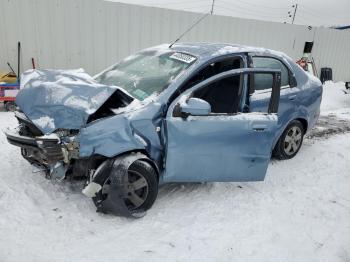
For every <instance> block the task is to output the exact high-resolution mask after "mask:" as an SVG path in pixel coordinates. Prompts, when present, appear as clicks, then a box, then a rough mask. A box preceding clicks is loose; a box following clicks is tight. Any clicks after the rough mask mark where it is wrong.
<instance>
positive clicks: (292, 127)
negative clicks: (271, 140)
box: [273, 120, 305, 160]
mask: <svg viewBox="0 0 350 262" xmlns="http://www.w3.org/2000/svg"><path fill="white" fill-rule="evenodd" d="M304 134H305V130H304V127H303V124H302V123H301V122H300V121H298V120H293V121H292V122H291V123H290V124H289V125H288V126H287V128H286V129H285V130H284V132H283V134H282V135H281V137H280V139H279V140H278V142H277V144H276V146H275V148H274V152H273V154H274V156H275V157H276V158H277V159H280V160H284V159H291V158H293V157H295V155H296V154H297V153H298V152H299V150H300V148H301V145H302V143H303V139H304Z"/></svg>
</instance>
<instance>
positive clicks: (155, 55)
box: [96, 50, 196, 101]
mask: <svg viewBox="0 0 350 262" xmlns="http://www.w3.org/2000/svg"><path fill="white" fill-rule="evenodd" d="M195 60H196V57H194V56H192V55H189V54H185V53H179V52H173V51H171V52H158V51H157V50H146V51H144V52H141V53H138V54H136V55H132V56H131V57H128V58H126V59H124V60H123V61H122V62H120V63H119V64H117V65H115V66H113V67H111V68H110V69H108V70H106V71H104V72H103V73H101V74H99V75H98V76H97V77H96V80H97V81H98V82H100V83H101V84H106V85H116V86H119V87H122V88H123V89H125V90H126V91H127V92H128V93H130V94H131V95H132V96H134V97H136V98H137V99H138V100H141V101H142V100H144V99H145V98H147V97H149V96H150V95H152V94H154V93H160V92H161V91H163V90H164V89H166V88H167V87H168V86H169V84H170V83H171V81H172V80H173V79H175V78H176V77H177V76H178V75H179V74H180V73H182V72H183V71H184V70H186V69H187V68H188V67H189V66H190V65H191V64H192V63H193V62H194V61H195Z"/></svg>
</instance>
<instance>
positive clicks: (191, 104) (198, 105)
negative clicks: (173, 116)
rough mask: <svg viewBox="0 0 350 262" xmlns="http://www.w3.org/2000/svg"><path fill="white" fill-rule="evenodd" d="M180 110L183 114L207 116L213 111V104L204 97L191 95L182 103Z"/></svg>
mask: <svg viewBox="0 0 350 262" xmlns="http://www.w3.org/2000/svg"><path fill="white" fill-rule="evenodd" d="M180 112H181V116H189V115H193V116H207V115H209V114H210V112H211V106H210V104H209V103H208V102H207V101H205V100H203V99H199V98H194V97H191V98H190V99H188V100H187V101H186V102H183V103H181V104H180Z"/></svg>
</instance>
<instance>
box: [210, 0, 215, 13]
mask: <svg viewBox="0 0 350 262" xmlns="http://www.w3.org/2000/svg"><path fill="white" fill-rule="evenodd" d="M214 3H215V0H213V2H212V3H211V10H210V14H211V15H212V14H213V13H214Z"/></svg>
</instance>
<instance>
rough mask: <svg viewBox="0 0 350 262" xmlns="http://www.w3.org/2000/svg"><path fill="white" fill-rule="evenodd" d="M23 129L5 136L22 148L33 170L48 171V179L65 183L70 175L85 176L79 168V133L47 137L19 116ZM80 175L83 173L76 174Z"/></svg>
mask: <svg viewBox="0 0 350 262" xmlns="http://www.w3.org/2000/svg"><path fill="white" fill-rule="evenodd" d="M15 116H16V118H17V119H18V122H19V126H18V127H17V128H15V129H12V130H7V131H6V132H5V134H6V137H7V140H8V142H9V143H10V144H12V145H15V146H18V147H20V148H21V154H22V156H23V157H24V158H25V159H26V160H27V161H28V162H29V163H30V164H32V165H33V166H35V167H36V168H39V169H40V170H43V171H45V174H46V176H47V177H48V178H54V179H58V180H62V179H64V178H65V177H66V175H74V176H85V175H86V172H88V170H83V168H82V166H85V165H81V164H79V162H81V161H82V160H79V159H78V157H79V143H78V141H77V139H76V135H77V133H78V131H77V130H58V131H56V132H54V133H52V134H50V135H44V134H43V133H42V132H41V131H40V130H39V129H38V128H37V127H36V126H35V125H34V124H33V123H32V122H31V121H30V120H29V119H28V118H27V117H26V116H25V115H24V114H23V113H21V112H18V111H17V112H15ZM73 170H74V171H79V172H73Z"/></svg>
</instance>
